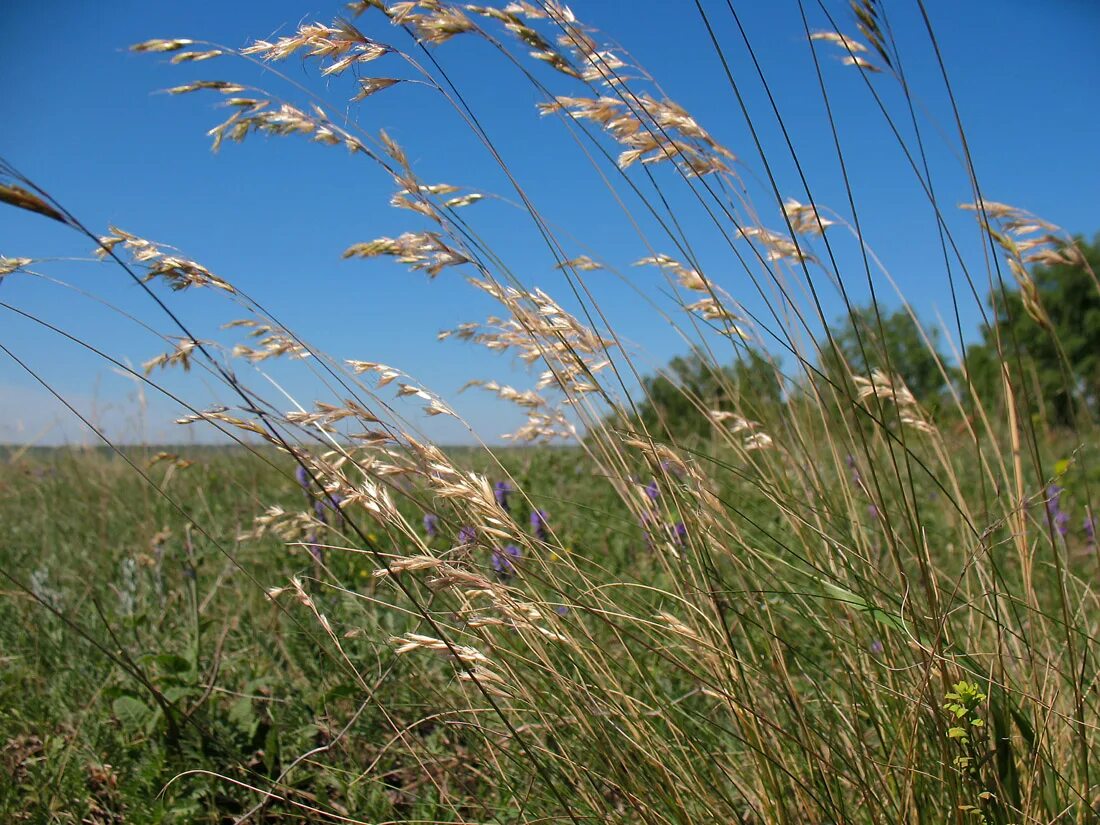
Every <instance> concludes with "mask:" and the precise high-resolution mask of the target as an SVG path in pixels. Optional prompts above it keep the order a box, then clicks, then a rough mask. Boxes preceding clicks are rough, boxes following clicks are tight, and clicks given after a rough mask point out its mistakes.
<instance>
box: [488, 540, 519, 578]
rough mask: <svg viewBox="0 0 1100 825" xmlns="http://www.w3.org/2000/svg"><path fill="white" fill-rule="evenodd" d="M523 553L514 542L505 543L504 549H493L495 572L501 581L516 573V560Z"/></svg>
mask: <svg viewBox="0 0 1100 825" xmlns="http://www.w3.org/2000/svg"><path fill="white" fill-rule="evenodd" d="M521 555H522V553H521V552H520V549H519V548H518V547H516V546H515V545H514V544H508V545H505V547H504V549H503V550H500V549H496V548H494V549H493V572H494V573H496V574H497V578H499V579H500V580H501V581H505V582H506V581H508V580H509V579H511V578H512V576H514V575H515V572H516V564H515V563H516V560H517V559H519V557H520V556H521Z"/></svg>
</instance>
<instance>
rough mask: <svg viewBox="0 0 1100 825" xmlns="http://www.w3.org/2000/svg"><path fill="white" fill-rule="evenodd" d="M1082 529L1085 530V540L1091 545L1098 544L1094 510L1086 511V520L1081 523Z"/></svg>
mask: <svg viewBox="0 0 1100 825" xmlns="http://www.w3.org/2000/svg"><path fill="white" fill-rule="evenodd" d="M1081 529H1082V530H1084V531H1085V542H1086V543H1087V544H1088V545H1089V547H1095V546H1096V522H1095V521H1094V520H1093V518H1092V512H1091V511H1087V512H1086V513H1085V521H1084V523H1083V524H1082V525H1081Z"/></svg>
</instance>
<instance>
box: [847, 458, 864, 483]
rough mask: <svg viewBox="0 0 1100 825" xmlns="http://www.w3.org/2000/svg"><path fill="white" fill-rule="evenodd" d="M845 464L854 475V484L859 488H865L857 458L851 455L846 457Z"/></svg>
mask: <svg viewBox="0 0 1100 825" xmlns="http://www.w3.org/2000/svg"><path fill="white" fill-rule="evenodd" d="M844 463H845V464H847V465H848V470H849V471H850V472H851V474H852V483H853V484H854V485H856V486H857V487H861V486H863V476H861V475H860V474H859V466H858V465H857V464H856V457H855V456H854V455H851V454H850V453H849V454H848V455H846V456H844Z"/></svg>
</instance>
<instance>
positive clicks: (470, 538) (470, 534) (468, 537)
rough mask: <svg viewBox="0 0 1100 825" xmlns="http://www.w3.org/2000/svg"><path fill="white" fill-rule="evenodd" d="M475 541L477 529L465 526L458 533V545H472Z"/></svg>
mask: <svg viewBox="0 0 1100 825" xmlns="http://www.w3.org/2000/svg"><path fill="white" fill-rule="evenodd" d="M475 541H477V528H476V527H471V526H470V525H468V524H467V525H466V526H465V527H463V528H462V529H461V530H459V531H458V543H459V544H473V543H474V542H475Z"/></svg>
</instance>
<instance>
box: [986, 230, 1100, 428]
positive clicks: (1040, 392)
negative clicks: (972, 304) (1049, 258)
mask: <svg viewBox="0 0 1100 825" xmlns="http://www.w3.org/2000/svg"><path fill="white" fill-rule="evenodd" d="M1077 246H1078V248H1079V249H1080V251H1081V253H1082V259H1081V260H1078V261H1077V262H1074V263H1070V262H1065V263H1057V264H1053V265H1047V266H1036V267H1034V268H1033V269H1032V270H1031V273H1030V274H1031V278H1032V281H1033V282H1034V285H1035V289H1034V294H1035V295H1036V296H1037V297H1038V303H1039V305H1040V306H1041V308H1042V314H1041V315H1040V319H1042V318H1043V316H1045V320H1037V319H1036V312H1035V311H1034V309H1032V311H1031V312H1029V311H1028V307H1026V306H1025V302H1024V295H1023V294H1022V292H1021V290H1020V289H1018V288H1013V289H1008V290H1006V291H1005V293H1004V294H1001V293H1000V292H999V291H995V292H994V293H993V294H992V295H990V298H989V303H990V306H991V308H992V310H993V321H992V323H991V324H988V325H985V326H984V327H983V328H982V343H981V344H978V345H975V346H973V347H971V348H970V349H969V351H968V353H967V366H968V368H969V370H970V376H971V380H972V381H973V382H974V384H975V386H976V388H977V390H978V391H979V393H982V392H985V393H989V395H988V396H987V397H998V394H999V391H1000V386H1001V372H1002V367H1001V364H1002V363H1007V365H1008V368H1009V371H1010V375H1015V377H1016V381H1017V383H1020V382H1026V386H1027V387H1028V389H1029V391H1030V393H1031V395H1032V399H1033V402H1034V403H1036V404H1039V405H1041V409H1042V410H1043V411H1044V413H1045V416H1046V418H1047V420H1048V422H1049V423H1051V424H1054V425H1060V426H1064V425H1069V424H1071V423H1072V422H1073V420H1074V409H1075V407H1076V406H1077V405H1081V406H1082V407H1084V408H1086V409H1087V410H1088V411H1090V412H1091V413H1093V414H1096V413H1098V412H1100V409H1098V405H1100V289H1098V288H1097V283H1096V279H1095V275H1094V274H1093V273H1095V272H1097V271H1098V270H1100V235H1097V236H1096V237H1095V238H1094V239H1093V241H1092V243H1088V242H1086V241H1084V240H1083V239H1078V240H1077ZM1090 267H1091V271H1090ZM998 340H999V341H1000V349H999V350H998V346H997V342H998ZM1017 351H1018V352H1019V359H1020V360H1019V366H1018V365H1017V360H1016V352H1017ZM1002 356H1003V358H1002ZM1020 367H1022V373H1023V374H1022V375H1019V373H1020V372H1021V369H1020Z"/></svg>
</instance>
